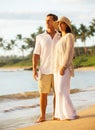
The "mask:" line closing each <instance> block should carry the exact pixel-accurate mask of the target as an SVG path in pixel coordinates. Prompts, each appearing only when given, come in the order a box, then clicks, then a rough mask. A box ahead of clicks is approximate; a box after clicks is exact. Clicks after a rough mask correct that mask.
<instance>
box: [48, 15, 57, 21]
mask: <svg viewBox="0 0 95 130" xmlns="http://www.w3.org/2000/svg"><path fill="white" fill-rule="evenodd" d="M48 16H52V18H53V20H54V21H57V20H58V16H56V15H55V14H48V15H47V17H48Z"/></svg>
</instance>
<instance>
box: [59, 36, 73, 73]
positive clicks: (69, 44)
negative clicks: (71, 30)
mask: <svg viewBox="0 0 95 130" xmlns="http://www.w3.org/2000/svg"><path fill="white" fill-rule="evenodd" d="M73 55H74V37H73V35H72V34H69V35H68V36H67V39H66V48H65V53H64V62H63V66H62V67H61V68H60V74H61V75H63V74H64V72H65V69H66V68H67V67H68V65H69V64H70V62H71V61H72V59H73Z"/></svg>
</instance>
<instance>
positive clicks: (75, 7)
mask: <svg viewBox="0 0 95 130" xmlns="http://www.w3.org/2000/svg"><path fill="white" fill-rule="evenodd" d="M49 13H55V14H56V15H58V17H59V18H60V17H61V16H66V17H68V18H69V19H70V20H71V22H72V23H73V24H75V26H79V25H80V24H84V25H89V24H90V22H91V21H92V19H93V18H95V0H0V37H4V38H5V39H6V38H11V39H12V38H13V36H14V37H15V35H16V34H23V35H24V36H29V34H31V33H32V32H36V31H37V28H38V27H39V26H42V27H43V28H44V27H45V18H46V15H47V14H49Z"/></svg>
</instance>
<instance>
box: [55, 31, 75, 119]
mask: <svg viewBox="0 0 95 130" xmlns="http://www.w3.org/2000/svg"><path fill="white" fill-rule="evenodd" d="M73 56H74V37H73V35H72V34H71V33H69V34H66V35H65V36H64V37H62V38H61V39H60V40H59V42H58V43H57V45H56V48H55V66H54V86H55V93H56V104H55V117H56V118H59V119H60V120H64V119H75V116H76V111H75V109H74V107H73V104H72V101H71V98H70V78H71V76H73V74H74V72H73V71H74V68H73V64H72V59H73ZM62 66H67V69H66V70H65V74H64V75H60V74H59V69H60V67H62Z"/></svg>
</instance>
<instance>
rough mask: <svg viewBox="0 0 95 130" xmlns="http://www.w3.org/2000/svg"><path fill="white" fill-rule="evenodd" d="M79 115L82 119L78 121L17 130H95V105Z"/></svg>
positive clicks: (48, 122) (44, 124) (40, 124)
mask: <svg viewBox="0 0 95 130" xmlns="http://www.w3.org/2000/svg"><path fill="white" fill-rule="evenodd" d="M78 115H79V116H80V118H79V119H76V120H71V121H67V120H66V121H56V120H49V121H45V122H42V123H39V124H37V125H35V126H29V127H25V128H19V129H17V130H95V105H93V106H90V107H88V108H86V109H84V110H82V111H80V112H78Z"/></svg>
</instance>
